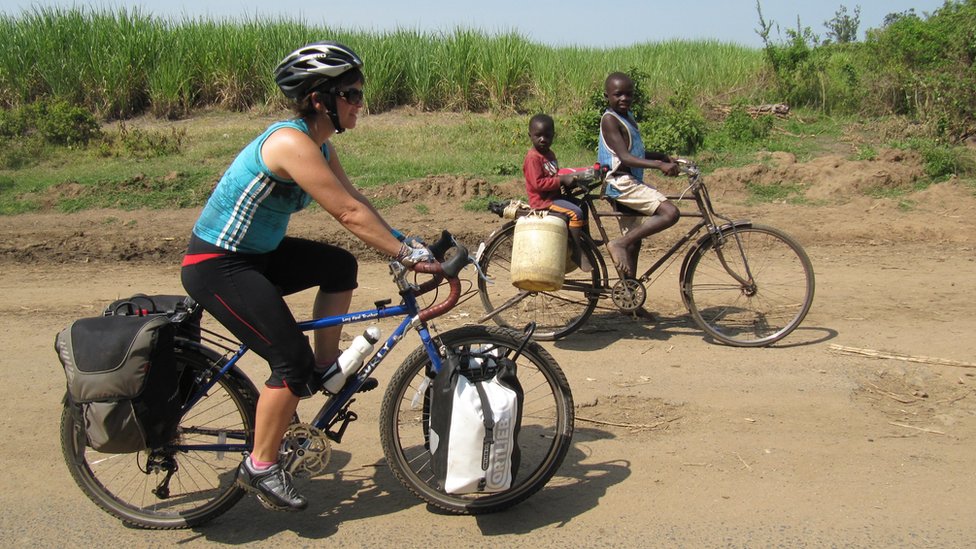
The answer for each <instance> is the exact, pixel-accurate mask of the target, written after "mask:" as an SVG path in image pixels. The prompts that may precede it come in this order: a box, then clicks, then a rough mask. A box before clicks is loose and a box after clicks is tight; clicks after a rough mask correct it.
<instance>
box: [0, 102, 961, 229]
mask: <svg viewBox="0 0 976 549" xmlns="http://www.w3.org/2000/svg"><path fill="white" fill-rule="evenodd" d="M288 116H289V114H288V113H287V112H284V111H276V112H273V113H272V112H269V113H265V114H257V113H253V114H235V113H227V112H215V113H208V114H206V115H203V116H200V117H196V118H190V119H186V120H180V121H174V122H166V121H158V120H155V119H153V118H151V117H146V118H142V119H139V120H131V121H128V122H126V123H125V125H124V126H125V132H127V134H128V136H129V137H128V138H126V139H130V140H133V139H134V140H135V141H136V143H138V145H126V143H127V142H126V141H125V139H123V138H122V137H121V133H123V132H122V130H123V126H122V125H121V124H119V123H115V124H107V125H105V126H103V128H102V131H103V134H104V135H105V139H107V140H109V141H111V142H112V143H113V144H112V146H111V147H109V148H108V150H109V152H110V153H111V154H109V155H108V156H105V147H103V146H102V145H101V144H100V143H101V142H95V143H93V144H91V145H89V146H88V147H73V148H69V147H64V146H60V147H56V146H53V145H45V144H41V145H39V146H41V147H43V154H39V155H33V156H31V158H30V159H29V160H30V161H31V163H29V164H28V165H24V166H19V167H8V168H6V169H0V215H9V214H17V213H25V212H31V211H39V210H56V211H78V210H83V209H87V208H123V209H134V208H183V207H199V206H202V205H203V203H204V202H205V200H206V198H207V196H209V193H210V191H211V189H212V187H213V185H214V184H215V183H216V182H217V181H218V179H219V178H220V175H221V174H222V173H223V171H224V170H225V169H226V167H227V165H228V164H229V163H230V162H231V161H232V160H233V159H234V157H235V156H236V155H237V154H238V152H239V151H240V150H241V148H243V147H244V145H246V144H247V143H248V142H249V141H250V140H251V139H253V138H254V137H255V136H257V135H258V134H259V133H260V132H261V131H262V130H263V129H264V128H266V127H267V125H268V124H270V123H271V122H272V121H274V120H278V119H281V118H286V117H288ZM528 118H529V117H527V116H523V115H511V114H509V115H492V114H477V113H418V112H416V111H412V110H408V111H401V112H396V113H390V114H383V115H378V116H364V117H362V118H361V119H360V124H359V126H358V127H357V128H356V129H354V130H352V131H349V132H346V133H343V134H341V135H337V136H335V137H334V138H333V143H334V144H335V146H336V149H337V151H338V153H339V156H340V158H341V160H342V162H343V166H344V167H345V169H346V172H347V173H348V174H349V176H350V178H351V179H352V181H353V182H354V183H355V184H356V185H357V186H360V187H363V188H368V187H375V186H381V185H389V184H397V183H401V182H405V181H410V180H415V179H421V178H424V177H427V176H430V175H452V176H458V177H472V178H480V179H485V180H487V181H489V182H492V183H499V182H508V181H513V180H516V181H517V180H520V179H521V164H522V159H523V158H524V156H525V152H526V151H527V150H528V148H529V142H528V136H527V135H526V134H527V129H526V128H525V126H526V125H527V123H528ZM797 118H798V121H782V120H778V121H777V122H776V127H774V131H773V132H772V133H771V134H770V137H769V138H767V139H766V140H763V141H759V142H755V143H750V144H748V145H742V146H740V147H739V148H736V149H732V150H731V151H730V150H728V149H722V150H709V149H706V150H703V151H700V152H699V154H697V155H696V156H695V159H696V160H697V161H698V162H699V164H700V165H701V166H703V167H704V168H705V169H706V171H711V170H713V169H715V168H716V167H720V166H723V165H725V166H734V165H744V164H748V163H753V162H756V158H757V153H759V152H761V151H770V150H789V151H791V152H794V153H795V154H798V155H801V159H802V157H813V156H817V155H820V154H823V153H825V152H836V150H835V149H836V148H837V146H838V143H841V144H843V143H842V139H843V135H844V133H845V127H846V126H845V124H848V123H849V122H847V121H845V120H842V119H836V118H825V117H814V116H806V115H802V114H801V115H799V116H798V117H797ZM804 122H806V125H805V124H804ZM556 124H557V139H556V142H555V145H554V147H553V148H554V150H555V151H556V154H557V155H558V158H559V161H560V165H562V166H564V167H571V166H573V167H580V166H587V165H590V164H592V163H593V161H594V157H595V154H594V153H593V152H592V151H589V150H585V149H582V148H580V147H577V146H575V145H574V144H573V143H572V140H571V139H569V138H568V136H567V133H568V132H567V131H566V126H567V124H566V122H565V118H563V117H560V116H557V117H556ZM787 125H788V127H789V128H790V130H792V131H787V130H784V131H780V132H778V133H777V132H776V131H775V130H776V128H785V127H787ZM865 135H867V136H870V132H866V133H865ZM132 136H136V137H132ZM858 139H859V140H862V141H863V140H864V139H865V137H864V135H862V136H859V138H858ZM878 139H881V137H880V136H878ZM175 141H179V142H180V143H179V146H176V145H175V144H174V142H175ZM146 143H151V144H153V143H154V144H155V145H145V144H146ZM913 143H915V146H916V147H918V146H920V145H919V144H918V142H913ZM844 146H845V147H847V145H844ZM886 146H888V145H887V144H886V143H881V142H864V143H862V144H861V147H862V150H867V149H868V148H873V149H875V150H876V149H878V148H881V147H886ZM905 146H906V147H907V146H908V145H905ZM927 146H933V145H927ZM133 147H135V148H137V149H140V150H141V148H145V147H148V150H149V152H148V153H147V152H145V151H143V152H140V153H138V154H137V153H135V152H133ZM847 150H848V151H849V148H848V149H847ZM943 150H944V146H938V147H937V151H940V155H936V156H935V158H937V159H940V158H943V156H942V155H941V151H943ZM952 152H953V157H952V158H956V159H968V160H965V161H964V160H959V162H961V165H970V164H971V163H972V156H973V154H972V152H971V151H966V150H965V149H962V150H957V149H952ZM968 173H971V172H968ZM939 180H941V179H937V178H932V177H926V178H923V179H921V180H919V181H918V182H916V183H915V184H914V185H913V186H912V187H911V188H905V189H871V190H869V191H867V192H866V193H865V194H867V195H868V196H875V197H878V198H897V199H899V200H907V197H908V195H909V194H910V193H911V192H914V191H917V190H921V189H924V188H925V187H926V186H928V185H930V184H932V183H933V182H935V181H939ZM957 181H959V183H960V184H963V185H966V186H967V187H968V188H969V189H972V191H973V192H974V194H976V183H974V181H973V179H972V177H971V175H966V174H963V175H961V176H960V177H958V178H957ZM748 191H749V193H750V195H751V197H750V199H749V200H750V202H753V203H763V202H765V203H768V202H783V201H785V202H789V203H800V204H806V203H807V202H806V201H805V199H804V197H803V194H804V193H803V191H804V189H803V187H801V186H797V185H751V186H749V188H748ZM487 200H488V199H483V200H480V201H479V200H477V199H476V200H474V201H472V202H471V203H470V204H466V205H465V207H467V208H472V209H474V210H482V209H483V208H484V207H485V204H486V203H487ZM381 206H384V204H381ZM416 208H417V211H418V213H421V214H423V213H424V212H423V208H426V206H425V205H422V204H417V205H416Z"/></svg>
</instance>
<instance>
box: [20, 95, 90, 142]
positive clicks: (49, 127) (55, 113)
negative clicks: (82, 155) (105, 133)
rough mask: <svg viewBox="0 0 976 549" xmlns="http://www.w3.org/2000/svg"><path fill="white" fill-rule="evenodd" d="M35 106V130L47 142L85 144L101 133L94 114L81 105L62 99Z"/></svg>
mask: <svg viewBox="0 0 976 549" xmlns="http://www.w3.org/2000/svg"><path fill="white" fill-rule="evenodd" d="M36 107H37V114H38V116H37V118H36V126H37V131H38V133H40V135H41V136H42V137H43V138H44V140H45V141H47V142H48V143H52V144H55V145H85V144H88V142H89V141H91V140H92V139H94V138H96V137H100V136H101V134H102V131H101V128H99V125H98V122H97V121H96V120H95V116H94V115H93V114H92V113H91V112H89V111H87V110H85V109H84V108H82V107H78V106H74V105H70V104H68V103H65V102H63V101H58V102H55V103H51V104H44V103H40V104H37V105H36Z"/></svg>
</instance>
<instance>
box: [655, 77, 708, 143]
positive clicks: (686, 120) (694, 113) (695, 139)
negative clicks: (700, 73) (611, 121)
mask: <svg viewBox="0 0 976 549" xmlns="http://www.w3.org/2000/svg"><path fill="white" fill-rule="evenodd" d="M641 133H642V134H643V138H644V147H645V148H646V149H647V150H649V151H660V152H664V153H669V154H673V153H677V154H694V153H695V151H697V150H698V147H700V146H701V145H702V143H704V142H705V135H706V133H707V130H706V124H705V117H704V116H703V115H702V113H701V110H700V109H699V108H698V107H697V106H695V105H694V104H693V103H692V101H691V96H690V94H688V93H687V92H684V91H679V92H677V93H675V94H674V95H673V96H672V97H671V99H669V100H668V102H667V103H666V104H664V105H659V106H656V107H653V108H651V109H650V111H649V112H648V114H647V122H645V124H644V126H643V128H642V130H641Z"/></svg>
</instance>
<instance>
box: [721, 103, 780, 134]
mask: <svg viewBox="0 0 976 549" xmlns="http://www.w3.org/2000/svg"><path fill="white" fill-rule="evenodd" d="M772 129H773V117H772V116H770V115H762V116H759V117H757V118H753V117H752V116H751V115H750V114H749V113H748V112H746V109H745V107H743V106H741V105H740V106H737V107H735V108H733V109H732V112H731V113H729V115H728V116H727V117H726V118H725V121H724V122H723V123H722V132H723V133H725V135H726V136H728V137H729V139H732V140H735V141H748V142H754V141H759V140H761V139H766V138H767V137H769V132H770V130H772Z"/></svg>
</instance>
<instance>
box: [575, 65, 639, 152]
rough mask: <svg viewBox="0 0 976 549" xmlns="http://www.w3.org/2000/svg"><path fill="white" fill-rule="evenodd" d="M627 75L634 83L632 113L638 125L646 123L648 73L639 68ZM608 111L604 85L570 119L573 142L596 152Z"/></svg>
mask: <svg viewBox="0 0 976 549" xmlns="http://www.w3.org/2000/svg"><path fill="white" fill-rule="evenodd" d="M626 74H627V75H628V76H630V79H631V80H633V81H634V99H633V101H631V104H630V112H631V113H632V114H633V115H634V120H636V121H637V123H638V124H640V123H641V122H643V121H644V119H645V117H646V113H647V103H648V97H647V92H646V91H645V90H646V89H647V83H646V82H647V79H648V78H649V76H648V75H647V73H646V72H644V71H642V70H640V69H638V68H637V67H630V68H628V69H627V71H626ZM606 110H607V98H606V97H605V96H604V95H603V85H602V84H601V85H600V86H599V87H597V89H595V90H593V92H592V93H590V96H589V97H588V98H587V100H586V103H585V104H584V106H583V108H582V109H580V111H579V112H577V113H576V114H574V115H573V116H572V117H571V118H570V121H569V122H570V127H571V128H572V132H573V141H574V142H575V143H576V144H577V145H579V146H580V147H583V148H585V149H587V150H591V151H593V150H596V147H597V144H598V143H599V141H600V120H601V119H602V118H603V113H604V112H606Z"/></svg>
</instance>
